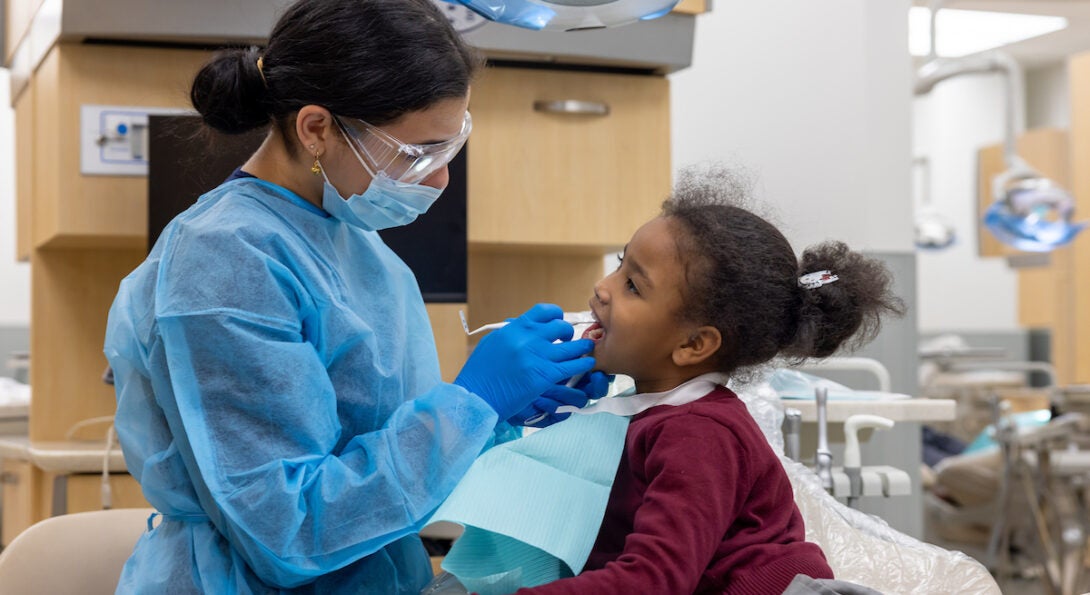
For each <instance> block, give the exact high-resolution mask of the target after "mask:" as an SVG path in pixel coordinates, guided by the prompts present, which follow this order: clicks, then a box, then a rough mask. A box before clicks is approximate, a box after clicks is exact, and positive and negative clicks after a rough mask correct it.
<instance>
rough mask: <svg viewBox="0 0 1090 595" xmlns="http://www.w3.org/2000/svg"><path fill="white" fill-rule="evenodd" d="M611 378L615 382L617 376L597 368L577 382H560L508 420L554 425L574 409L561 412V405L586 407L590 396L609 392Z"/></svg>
mask: <svg viewBox="0 0 1090 595" xmlns="http://www.w3.org/2000/svg"><path fill="white" fill-rule="evenodd" d="M610 382H613V376H611V375H610V376H607V375H606V374H605V373H603V372H597V371H596V372H591V373H590V374H584V375H583V376H582V378H580V379H579V381H578V382H576V383H575V386H567V383H566V382H560V383H558V384H556V385H554V386H552V387H550V388H549V389H548V390H546V391H545V392H544V393H542V395H541V396H540V397H538V398H536V399H534V402H533V403H531V404H530V406H529V407H526V408H525V409H523V410H522V411H519V412H518V413H516V414H515V415H514V416H512V417H511V419H509V420H507V421H508V423H510V424H511V425H516V426H518V425H525V426H530V427H533V428H544V427H546V426H551V425H553V424H555V423H556V422H558V421H564V420H565V419H567V418H568V417H569V416H570V415H571V414H570V413H561V414H559V415H557V413H556V408H557V407H561V406H564V405H571V406H573V407H580V408H582V407H586V405H587V401H589V400H590V399H601V398H602V397H604V396H605V395H606V392H607V391H609V383H610Z"/></svg>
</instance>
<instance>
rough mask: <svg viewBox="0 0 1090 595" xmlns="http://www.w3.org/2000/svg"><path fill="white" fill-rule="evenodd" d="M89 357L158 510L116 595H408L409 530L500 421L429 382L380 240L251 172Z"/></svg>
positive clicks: (143, 280) (165, 254)
mask: <svg viewBox="0 0 1090 595" xmlns="http://www.w3.org/2000/svg"><path fill="white" fill-rule="evenodd" d="M105 351H106V355H107V357H108V359H109V361H110V365H111V366H112V367H113V370H114V374H115V381H116V385H117V386H116V388H117V401H118V409H117V419H116V426H117V432H118V436H119V438H120V441H121V445H122V448H123V450H124V454H125V461H126V463H127V465H128V469H129V471H130V472H131V473H132V474H133V475H134V476H135V477H136V479H137V480H139V481H140V484H141V486H142V487H143V491H144V495H145V496H146V498H147V499H148V501H149V502H150V503H151V504H152V505H153V506H154V507H155V508H156V509H158V510H159V511H160V512H161V513H162V514H163V520H162V522H160V523H158V526H156V527H155V528H154V529H152V530H150V531H149V532H147V533H145V534H144V535H143V537H142V538H141V539H140V541H139V543H138V544H137V545H136V549H135V551H134V553H133V555H132V557H131V558H130V559H129V561H128V563H127V564H126V565H125V569H124V572H123V573H122V577H121V584H120V586H119V588H118V590H119V592H147V593H188V592H204V593H261V592H276V591H278V590H285V591H287V590H295V591H299V592H315V593H339V592H353V593H419V591H420V589H421V588H422V587H423V586H424V585H425V584H426V583H427V582H428V581H429V579H430V578H431V574H432V573H431V567H430V564H429V561H428V557H427V555H426V553H425V551H424V549H423V546H422V544H421V542H420V539H419V537H417V535H416V533H417V531H419V530H420V528H421V525H422V523H423V521H424V520H425V519H427V517H428V516H429V514H430V513H431V512H432V511H433V510H434V509H435V508H436V507H437V506H438V505H439V504H440V502H441V501H442V500H443V499H444V498H445V497H446V496H447V495H448V494H449V493H450V491H451V490H452V489H453V487H454V485H455V483H457V481H458V480H459V479H460V478H461V476H462V475H463V473H464V472H465V471H466V470H467V469H468V468H469V466H470V464H471V463H472V462H473V460H474V458H475V457H476V456H477V455H478V454H479V453H480V452H481V451H482V450H483V449H484V448H486V447H487V446H488V445H489V444H490V443H491V442H492V441H493V440H494V434H493V432H494V430H495V429H496V426H497V420H496V414H495V412H494V411H493V410H492V409H491V407H489V405H488V404H486V403H485V402H484V401H483V400H482V399H480V398H479V397H477V396H475V395H473V394H470V393H468V392H466V391H465V390H464V389H462V388H460V387H458V386H455V385H452V384H444V383H442V382H441V380H440V376H439V364H438V358H437V356H436V351H435V344H434V339H433V337H432V332H431V327H430V326H429V324H428V318H427V313H426V311H425V309H424V304H423V301H422V299H421V296H420V291H419V288H418V286H417V284H416V280H415V278H414V277H413V274H412V272H411V271H410V270H409V268H408V267H407V266H406V265H405V264H404V263H403V262H402V261H401V260H400V259H399V258H398V257H397V256H396V255H395V254H394V253H393V252H392V251H391V250H390V249H389V248H388V247H387V246H386V245H385V244H383V242H382V241H381V239H380V238H379V237H378V235H377V234H375V233H373V232H364V231H361V230H359V229H357V228H353V227H349V226H347V225H345V224H343V223H340V222H339V221H337V220H336V219H333V218H330V217H328V216H327V215H326V213H325V211H323V210H321V209H319V208H317V207H315V206H313V205H312V204H310V203H308V202H306V201H305V200H303V199H302V198H301V197H299V196H297V195H295V194H293V193H291V192H289V191H287V190H285V189H283V188H281V187H279V186H275V185H273V184H269V183H267V182H264V181H261V180H257V179H254V178H249V179H245V178H244V179H236V180H232V181H230V182H227V183H225V184H224V185H222V186H221V187H219V188H217V189H216V190H213V191H212V192H210V193H209V194H207V195H205V196H203V197H202V198H201V199H200V200H199V201H198V202H197V204H196V205H194V206H193V207H191V208H190V209H189V210H187V211H186V212H185V213H183V214H182V215H180V216H179V217H178V218H176V219H175V220H174V221H173V222H172V223H171V224H170V225H168V226H167V228H166V229H165V230H164V232H163V234H162V236H161V238H160V240H159V241H158V242H157V243H156V245H155V247H154V249H153V250H152V252H151V254H150V255H149V256H148V258H147V260H146V261H145V262H144V263H143V264H141V265H140V266H139V267H138V268H137V269H136V270H135V271H133V273H132V274H130V275H129V276H128V277H127V278H125V280H124V281H122V283H121V287H120V291H119V292H118V295H117V298H116V299H115V301H114V304H113V307H112V308H111V310H110V318H109V324H108V327H107V332H106V344H105ZM501 425H502V426H503V427H504V428H507V426H506V424H501Z"/></svg>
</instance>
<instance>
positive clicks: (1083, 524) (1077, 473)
mask: <svg viewBox="0 0 1090 595" xmlns="http://www.w3.org/2000/svg"><path fill="white" fill-rule="evenodd" d="M997 408H998V404H997ZM997 418H998V419H999V420H1000V421H999V423H997V424H996V426H997V428H998V429H997V430H996V431H995V432H994V434H993V436H994V440H995V443H996V444H995V446H993V447H991V448H988V449H986V450H980V451H976V452H972V453H970V454H965V455H958V456H954V457H950V458H948V459H944V460H943V461H942V463H940V464H939V466H938V467H936V481H935V484H934V486H933V487H932V489H931V494H929V496H930V497H929V498H928V500H927V503H928V511H929V514H932V515H935V517H936V520H937V523H936V524H937V525H938V526H940V527H975V528H976V533H975V534H971V533H970V534H967V535H966V536H965V537H964V538H963V539H962V541H966V542H976V543H975V545H983V544H985V543H986V545H987V551H986V554H985V556H986V558H985V559H986V560H987V562H988V564H989V565H990V567H991V568H992V569H993V571H994V572H995V574H996V575H997V576H998V577H999V578H1000V579H1005V578H1007V577H1010V576H1014V575H1027V576H1028V575H1036V576H1037V577H1038V578H1039V579H1040V581H1041V583H1042V586H1043V588H1044V589H1045V591H1044V592H1045V593H1050V594H1053V593H1055V594H1063V595H1069V594H1074V593H1082V592H1084V590H1085V589H1086V588H1087V586H1090V585H1088V584H1087V582H1086V579H1087V577H1086V576H1085V559H1086V556H1087V553H1088V548H1087V536H1088V535H1090V514H1088V511H1087V494H1086V486H1087V484H1088V483H1090V451H1087V450H1080V449H1079V442H1080V439H1081V438H1082V437H1085V436H1086V435H1087V433H1088V432H1090V418H1087V417H1086V416H1085V415H1083V414H1078V413H1074V414H1065V415H1061V416H1059V417H1056V418H1053V419H1051V420H1049V421H1048V422H1047V423H1045V424H1043V425H1037V426H1030V427H1026V426H1023V427H1019V426H1017V425H1015V424H1014V423H1013V422H1011V421H1010V420H1011V418H1010V417H1009V416H1007V415H1005V414H1004V415H1000V414H998V413H997ZM939 496H941V498H940V497H939ZM940 535H942V534H941V533H940ZM943 536H944V537H946V538H947V539H948V540H950V541H959V540H958V539H957V538H956V537H953V536H949V535H943ZM1014 553H1017V554H1018V555H1017V556H1015V555H1014Z"/></svg>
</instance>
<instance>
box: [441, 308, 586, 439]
mask: <svg viewBox="0 0 1090 595" xmlns="http://www.w3.org/2000/svg"><path fill="white" fill-rule="evenodd" d="M458 318H459V319H461V321H462V330H464V331H465V333H466V336H468V337H472V336H473V335H476V334H478V333H483V332H485V331H492V330H496V329H499V328H503V327H505V326H507V325H508V324H509V322H510V321H506V320H505V321H504V322H493V323H490V324H486V325H483V326H480V327H478V328H476V329H474V330H472V331H471V330H469V321H467V320H466V313H465V310H458ZM564 322H567V323H569V324H572V325H575V324H592V323H594V322H595V320H594V315H593V314H592V313H591V312H590V311H589V310H587V311H584V312H565V313H564ZM583 376H584V374H576V375H575V376H572V377H571V378H570V379H568V381H567V382H566V383H565V384H564V386H566V387H568V388H573V387H575V385H576V384H578V383H579V381H580V380H582V379H583ZM551 414H552V412H550V411H542V412H541V413H539V414H537V415H535V416H533V417H530V418H528V419H527V420H526V421H524V422H523V425H527V426H533V425H534V424H537V423H540V422H541V421H542V420H543V419H545V418H546V417H548V416H549V415H551Z"/></svg>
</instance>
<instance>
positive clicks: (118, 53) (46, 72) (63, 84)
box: [20, 43, 209, 251]
mask: <svg viewBox="0 0 1090 595" xmlns="http://www.w3.org/2000/svg"><path fill="white" fill-rule="evenodd" d="M208 56H209V53H208V52H204V51H196V50H175V49H156V48H134V47H123V46H107V45H81V44H67V43H62V44H57V45H56V46H54V48H53V49H52V50H51V51H50V52H49V54H48V55H47V56H46V58H45V60H44V61H43V62H42V64H41V66H39V67H38V71H37V73H36V74H35V76H34V85H35V87H36V89H35V102H36V106H35V108H34V116H33V117H34V127H33V135H32V136H33V138H34V144H33V150H34V165H33V167H34V180H33V182H32V183H33V202H34V204H33V214H32V215H31V217H32V243H33V245H34V246H35V247H43V248H129V249H134V250H139V251H144V250H145V242H146V237H147V217H148V209H147V184H148V183H147V179H146V178H144V177H134V176H88V175H83V174H82V173H81V172H80V143H79V138H80V130H81V127H80V106H81V105H84V104H100V105H133V106H141V107H171V108H184V107H188V105H189V95H188V88H189V83H190V81H192V79H193V75H194V74H196V72H197V69H198V68H199V67H200V65H201V64H203V63H204V61H205V60H207V59H208ZM20 140H21V139H20Z"/></svg>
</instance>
